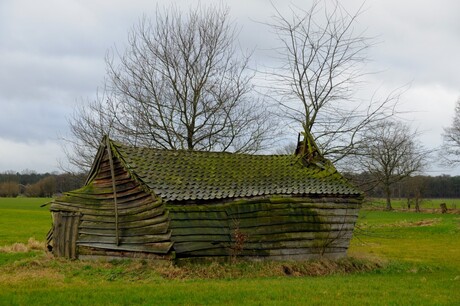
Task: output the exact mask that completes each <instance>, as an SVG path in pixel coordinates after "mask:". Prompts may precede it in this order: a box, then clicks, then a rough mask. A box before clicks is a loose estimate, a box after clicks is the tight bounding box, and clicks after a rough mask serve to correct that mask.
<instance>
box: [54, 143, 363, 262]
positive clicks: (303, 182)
mask: <svg viewBox="0 0 460 306" xmlns="http://www.w3.org/2000/svg"><path fill="white" fill-rule="evenodd" d="M114 185H115V190H114V188H113V186H114ZM114 191H115V192H114ZM361 201H362V196H361V193H360V192H359V191H357V190H356V189H355V188H354V187H353V186H351V185H350V184H349V183H348V182H347V181H346V180H345V179H344V178H343V176H342V175H340V173H338V172H337V170H336V169H335V168H334V167H333V166H332V164H330V162H328V161H327V160H322V161H320V162H310V161H308V162H306V161H305V160H304V159H302V156H295V155H284V156H273V155H247V154H230V153H216V152H192V151H166V150H158V149H150V148H138V147H132V146H126V145H122V144H120V143H117V142H114V141H111V140H109V139H108V138H106V139H105V140H104V141H103V142H102V145H101V148H100V149H99V151H98V153H97V156H96V159H95V162H94V164H93V167H92V169H91V171H90V175H89V177H88V180H87V182H86V184H85V186H84V187H83V188H81V189H79V190H75V191H72V192H69V193H67V194H66V195H65V196H63V197H60V198H58V199H56V200H55V201H54V203H53V204H52V205H51V212H52V214H53V217H54V225H53V234H52V235H51V236H50V238H51V239H50V244H51V245H52V246H53V253H54V254H55V255H56V256H66V257H79V258H84V256H86V255H105V256H112V255H114V256H139V255H140V254H153V256H160V257H161V256H165V255H166V256H169V255H171V254H173V253H174V254H175V256H176V257H178V258H184V257H229V256H241V257H245V258H248V259H254V260H258V259H263V258H268V259H274V260H290V259H293V260H298V259H308V258H314V257H319V256H326V257H330V258H337V257H342V256H345V254H346V251H347V249H348V245H349V242H350V239H351V236H352V232H353V228H354V224H355V222H356V219H357V216H358V210H359V207H360V204H361ZM63 214H64V215H68V216H70V215H69V214H72V215H75V216H76V217H74V219H75V220H76V221H75V220H73V219H72V220H73V221H72V222H73V223H72V222H70V223H72V224H70V225H65V226H67V227H69V229H68V230H63V229H62V227H63V226H64V225H63V222H62V220H63V219H62V216H63ZM67 218H68V219H69V220H70V219H71V218H70V217H67ZM66 220H67V219H66ZM67 223H69V222H67ZM67 223H66V224H67ZM75 223H78V225H77V226H76V227H75ZM65 226H64V227H65ZM77 229H78V230H77ZM71 233H73V235H74V236H69V237H74V239H73V240H72V239H70V238H69V239H67V238H65V237H66V235H70V234H71ZM53 237H54V238H53ZM63 237H64V238H63ZM72 241H73V242H72ZM72 243H74V246H72ZM53 244H54V245H53ZM56 244H62V245H56ZM69 244H70V246H69Z"/></svg>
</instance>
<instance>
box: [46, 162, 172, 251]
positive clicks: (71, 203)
mask: <svg viewBox="0 0 460 306" xmlns="http://www.w3.org/2000/svg"><path fill="white" fill-rule="evenodd" d="M114 169H115V177H116V192H117V203H118V205H117V207H118V235H119V243H118V245H117V243H116V221H115V213H114V195H113V188H112V177H111V171H110V164H109V160H108V156H107V153H105V155H104V156H103V159H102V161H101V164H100V167H99V172H98V173H97V175H96V176H95V178H94V180H93V181H92V182H91V183H90V184H88V186H86V187H84V188H83V189H81V190H79V191H74V192H71V193H69V194H68V195H67V196H63V197H61V198H59V199H56V200H55V201H54V203H53V204H52V205H51V211H54V212H58V211H71V212H78V213H81V215H82V216H81V222H80V225H79V227H78V239H77V246H80V247H86V250H90V249H98V250H101V249H103V250H104V249H105V250H108V251H109V250H118V251H134V252H147V253H157V254H166V253H168V252H169V250H170V248H171V246H172V242H171V240H170V237H171V231H170V230H169V214H168V212H167V210H166V209H165V207H164V204H163V202H162V201H161V199H156V198H155V197H154V196H153V195H152V194H150V193H148V192H146V191H144V190H143V189H142V188H141V184H139V183H138V182H136V181H134V180H133V179H132V178H131V177H130V176H129V174H128V173H127V172H126V171H125V169H124V168H123V166H122V164H121V163H120V162H119V160H117V159H116V158H115V159H114ZM55 222H60V221H59V220H58V221H55ZM98 254H100V252H98Z"/></svg>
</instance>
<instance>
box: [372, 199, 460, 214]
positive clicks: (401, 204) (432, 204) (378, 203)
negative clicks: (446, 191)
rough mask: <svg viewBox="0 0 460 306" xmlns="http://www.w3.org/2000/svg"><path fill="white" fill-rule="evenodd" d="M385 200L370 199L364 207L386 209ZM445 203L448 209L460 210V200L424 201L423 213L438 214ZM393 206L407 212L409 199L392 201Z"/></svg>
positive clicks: (422, 203) (422, 201)
mask: <svg viewBox="0 0 460 306" xmlns="http://www.w3.org/2000/svg"><path fill="white" fill-rule="evenodd" d="M385 201H386V200H385V199H370V200H368V201H366V204H365V205H364V206H365V207H367V208H384V207H385V205H386V202H385ZM441 203H445V204H446V206H447V208H448V209H460V199H422V200H421V201H420V206H421V209H422V210H423V211H432V212H433V210H434V211H435V212H436V211H438V210H439V209H440V207H439V205H440V204H441ZM391 206H392V207H393V208H394V209H403V210H407V199H399V198H398V199H391ZM411 210H412V211H414V210H415V204H414V202H411Z"/></svg>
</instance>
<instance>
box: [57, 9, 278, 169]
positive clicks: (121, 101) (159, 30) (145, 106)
mask: <svg viewBox="0 0 460 306" xmlns="http://www.w3.org/2000/svg"><path fill="white" fill-rule="evenodd" d="M237 34H238V32H237V29H236V26H235V25H234V23H232V22H230V21H229V10H228V8H226V7H222V6H210V7H203V6H197V7H196V8H193V9H190V10H189V11H188V12H187V13H183V12H181V11H179V10H177V9H176V8H174V7H171V8H170V9H166V10H159V9H158V10H157V13H156V15H155V17H154V18H153V19H149V18H146V17H144V18H143V19H142V20H141V21H140V22H139V23H138V24H137V25H136V26H135V27H134V28H133V29H132V30H131V31H130V33H129V36H128V44H127V47H126V50H124V52H118V51H117V50H115V51H113V52H111V53H110V54H109V55H108V56H107V57H106V67H107V79H106V82H105V86H104V90H103V91H102V92H101V93H100V95H98V98H97V99H96V100H95V101H92V102H89V103H87V104H85V105H83V106H81V107H80V108H77V109H76V111H75V113H74V116H73V117H72V118H71V119H70V120H69V121H70V127H71V133H72V136H73V137H72V138H70V139H67V144H68V145H70V146H68V147H67V151H66V152H67V155H68V157H69V158H70V161H71V163H73V164H74V165H77V166H79V167H87V166H89V165H90V163H91V161H92V157H93V155H94V151H95V150H96V148H97V147H98V145H99V142H100V139H102V136H103V135H105V134H110V136H111V138H112V139H118V140H121V141H123V142H125V143H129V144H133V145H143V146H148V147H156V148H164V149H187V150H213V151H233V152H255V151H258V150H260V149H262V148H263V147H264V145H266V143H267V142H268V141H270V140H271V139H272V137H273V135H272V134H271V133H268V131H270V130H271V129H272V128H273V124H271V122H270V120H269V117H268V114H267V113H266V112H265V111H264V110H265V107H263V105H261V102H262V101H260V100H259V99H258V98H256V97H255V95H254V94H253V85H252V84H251V80H252V78H253V73H252V72H250V70H249V69H248V65H249V58H250V57H249V55H244V54H243V52H240V50H239V49H238V48H237V47H236V46H235V43H236V39H237Z"/></svg>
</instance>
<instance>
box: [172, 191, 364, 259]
mask: <svg viewBox="0 0 460 306" xmlns="http://www.w3.org/2000/svg"><path fill="white" fill-rule="evenodd" d="M359 206H360V201H359V200H353V199H351V200H350V199H309V198H303V199H299V198H297V199H295V200H293V201H292V202H289V201H287V200H283V201H281V202H279V203H277V202H276V201H275V202H273V201H272V200H270V199H262V200H257V201H248V202H246V203H240V202H235V203H228V204H209V205H168V209H169V210H170V214H171V226H170V227H171V230H172V236H171V239H172V240H173V241H174V247H173V248H174V250H175V251H176V255H177V257H209V256H243V257H248V258H252V259H258V258H264V257H269V258H270V259H275V260H288V259H308V258H314V257H319V256H321V255H324V256H326V257H330V258H337V257H342V256H345V255H346V251H347V249H348V246H349V242H350V239H351V236H352V232H353V228H354V224H355V222H356V219H357V216H358V210H359Z"/></svg>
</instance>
